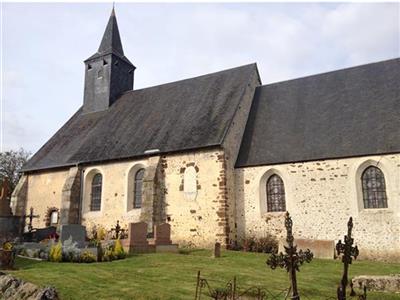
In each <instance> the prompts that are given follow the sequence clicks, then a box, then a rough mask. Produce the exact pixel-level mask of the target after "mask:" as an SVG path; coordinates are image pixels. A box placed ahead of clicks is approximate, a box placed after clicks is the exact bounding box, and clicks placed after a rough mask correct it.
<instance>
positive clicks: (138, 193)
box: [133, 169, 144, 208]
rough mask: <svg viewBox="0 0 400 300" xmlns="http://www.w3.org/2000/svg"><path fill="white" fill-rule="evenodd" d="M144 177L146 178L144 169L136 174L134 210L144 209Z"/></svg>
mask: <svg viewBox="0 0 400 300" xmlns="http://www.w3.org/2000/svg"><path fill="white" fill-rule="evenodd" d="M143 176H144V169H140V170H139V171H137V172H136V174H135V184H134V189H135V190H134V194H133V195H134V197H133V208H141V207H142V191H143Z"/></svg>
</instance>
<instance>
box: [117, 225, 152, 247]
mask: <svg viewBox="0 0 400 300" xmlns="http://www.w3.org/2000/svg"><path fill="white" fill-rule="evenodd" d="M121 243H122V245H123V247H124V249H125V250H126V251H127V252H129V253H131V252H134V253H143V252H151V251H152V252H153V251H154V245H151V246H150V245H149V243H148V241H147V223H145V222H139V223H129V227H128V238H127V239H123V240H121Z"/></svg>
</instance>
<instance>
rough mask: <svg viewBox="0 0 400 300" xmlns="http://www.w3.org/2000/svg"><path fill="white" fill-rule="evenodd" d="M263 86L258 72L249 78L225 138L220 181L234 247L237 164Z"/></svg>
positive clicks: (229, 241) (229, 232) (236, 235)
mask: <svg viewBox="0 0 400 300" xmlns="http://www.w3.org/2000/svg"><path fill="white" fill-rule="evenodd" d="M260 84H261V80H260V77H259V76H258V73H257V72H254V73H253V76H252V77H251V78H249V82H248V84H247V87H246V90H245V91H244V93H243V96H242V101H241V102H240V103H239V106H238V107H237V109H236V114H235V116H234V118H233V119H232V123H231V124H230V128H229V131H228V132H227V134H226V136H225V140H224V143H223V148H224V155H223V157H222V156H221V160H224V161H225V166H224V171H223V174H221V176H220V180H223V184H224V186H223V187H224V191H223V192H225V211H226V220H225V221H224V222H225V223H226V224H225V225H224V226H225V228H226V232H227V234H228V240H227V241H226V243H227V245H234V244H235V241H237V238H238V234H237V226H238V225H237V222H236V214H237V212H236V202H237V201H239V202H240V201H241V199H236V189H235V163H236V160H237V156H238V153H239V150H240V143H241V141H242V137H243V133H244V130H245V128H246V123H247V118H248V116H249V112H250V108H251V104H252V102H253V98H254V91H255V89H256V87H257V86H259V85H260Z"/></svg>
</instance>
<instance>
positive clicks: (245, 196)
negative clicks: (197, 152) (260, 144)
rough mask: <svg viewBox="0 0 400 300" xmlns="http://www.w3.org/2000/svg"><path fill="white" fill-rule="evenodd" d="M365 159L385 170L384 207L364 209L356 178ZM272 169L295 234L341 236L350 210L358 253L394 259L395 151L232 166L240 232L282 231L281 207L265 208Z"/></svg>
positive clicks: (397, 213)
mask: <svg viewBox="0 0 400 300" xmlns="http://www.w3.org/2000/svg"><path fill="white" fill-rule="evenodd" d="M370 165H374V166H378V167H379V168H380V169H381V170H382V171H383V173H384V175H385V181H386V191H387V198H388V208H387V209H364V206H363V200H362V187H361V179H360V178H361V174H362V172H363V171H364V170H365V168H367V167H368V166H370ZM273 173H277V174H278V175H279V176H281V178H282V180H283V182H284V185H285V196H286V208H287V210H288V211H289V212H290V213H291V215H292V217H293V222H294V234H295V237H296V238H306V239H329V240H335V241H337V240H338V239H343V235H344V234H345V233H346V232H347V227H346V226H347V221H348V219H349V217H350V216H352V217H353V220H354V230H353V231H354V238H355V241H356V244H357V245H358V247H359V249H360V257H361V258H372V259H383V260H398V261H400V154H396V155H383V156H370V157H360V158H347V159H332V160H322V161H313V162H305V163H293V164H282V165H276V166H260V167H248V168H241V169H237V170H236V187H237V189H236V193H237V194H236V196H237V199H242V201H239V202H238V204H239V205H238V207H237V214H238V215H237V217H238V224H239V225H240V226H239V228H238V233H239V235H240V238H243V237H245V236H263V235H265V234H267V233H271V234H274V235H276V236H278V237H280V238H281V237H283V236H284V234H285V231H284V226H283V220H284V213H268V212H266V205H265V203H266V196H265V195H266V192H265V185H266V181H267V179H268V177H269V176H271V175H272V174H273Z"/></svg>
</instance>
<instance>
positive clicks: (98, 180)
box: [90, 173, 103, 211]
mask: <svg viewBox="0 0 400 300" xmlns="http://www.w3.org/2000/svg"><path fill="white" fill-rule="evenodd" d="M102 181H103V177H102V176H101V174H100V173H97V174H96V175H94V177H93V180H92V193H91V195H90V210H91V211H98V210H100V208H101V186H102Z"/></svg>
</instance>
